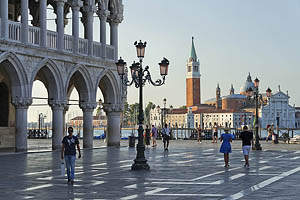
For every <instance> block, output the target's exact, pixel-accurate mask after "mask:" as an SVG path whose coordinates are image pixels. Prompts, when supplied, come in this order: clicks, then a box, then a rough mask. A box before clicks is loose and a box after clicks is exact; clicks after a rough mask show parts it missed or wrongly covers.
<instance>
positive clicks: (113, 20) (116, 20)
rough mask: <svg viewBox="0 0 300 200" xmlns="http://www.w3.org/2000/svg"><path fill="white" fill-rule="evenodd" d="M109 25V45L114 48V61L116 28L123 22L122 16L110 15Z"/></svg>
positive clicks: (116, 56)
mask: <svg viewBox="0 0 300 200" xmlns="http://www.w3.org/2000/svg"><path fill="white" fill-rule="evenodd" d="M108 21H109V25H110V45H112V46H113V47H114V48H115V55H114V58H115V60H118V27H119V24H120V23H121V22H122V21H123V15H118V14H115V15H112V16H110V17H109V19H108Z"/></svg>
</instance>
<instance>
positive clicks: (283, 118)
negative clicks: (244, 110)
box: [259, 89, 296, 128]
mask: <svg viewBox="0 0 300 200" xmlns="http://www.w3.org/2000/svg"><path fill="white" fill-rule="evenodd" d="M289 98H290V97H289V95H288V94H285V93H283V92H281V91H280V89H279V91H278V92H277V93H275V94H273V95H272V96H271V97H270V98H269V99H268V103H267V105H265V106H262V107H261V108H260V109H259V118H260V124H261V127H262V128H266V127H267V126H268V125H272V124H274V127H279V128H296V109H295V107H292V106H290V105H289Z"/></svg>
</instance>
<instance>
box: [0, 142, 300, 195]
mask: <svg viewBox="0 0 300 200" xmlns="http://www.w3.org/2000/svg"><path fill="white" fill-rule="evenodd" d="M235 145H236V146H235V147H234V149H233V152H232V154H231V155H230V167H229V168H224V162H223V154H221V153H219V144H217V145H216V144H211V143H208V142H207V143H202V144H197V143H195V142H193V143H191V142H186V141H177V142H173V141H172V143H171V146H170V149H169V152H164V151H163V150H162V144H161V142H159V146H158V148H155V149H153V148H152V147H150V148H148V149H146V152H145V153H146V157H147V159H148V163H149V165H150V167H151V170H150V171H131V170H130V167H131V165H132V163H133V161H132V160H133V159H134V158H135V156H136V151H135V148H128V147H121V148H116V147H109V148H99V149H85V150H83V152H82V156H83V157H82V159H77V160H76V173H75V184H74V186H71V185H67V183H66V177H62V176H60V152H57V151H56V152H44V153H27V154H25V153H16V154H0V163H1V164H0V191H1V192H0V199H123V200H126V199H185V200H187V199H228V200H229V199H255V198H256V199H272V200H273V199H297V198H298V197H299V196H300V190H299V189H298V185H299V184H298V183H299V178H300V166H299V160H300V151H287V150H273V149H266V148H264V150H263V151H255V152H254V151H252V152H251V155H250V158H251V160H250V165H251V167H250V169H247V168H244V167H243V156H242V152H241V149H240V148H239V145H238V143H236V144H235ZM265 147H266V146H265Z"/></svg>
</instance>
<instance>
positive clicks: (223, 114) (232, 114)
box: [203, 110, 254, 128]
mask: <svg viewBox="0 0 300 200" xmlns="http://www.w3.org/2000/svg"><path fill="white" fill-rule="evenodd" d="M253 119H254V118H253V114H252V113H251V112H244V111H230V110H228V111H227V110H219V111H218V110H216V111H214V112H209V113H203V126H204V127H203V128H212V127H213V126H214V125H217V126H220V127H226V128H241V127H242V126H243V125H248V126H250V127H252V125H253Z"/></svg>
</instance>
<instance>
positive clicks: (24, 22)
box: [21, 0, 29, 43]
mask: <svg viewBox="0 0 300 200" xmlns="http://www.w3.org/2000/svg"><path fill="white" fill-rule="evenodd" d="M21 3H22V4H21V42H24V43H28V30H29V29H28V0H22V1H21Z"/></svg>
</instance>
